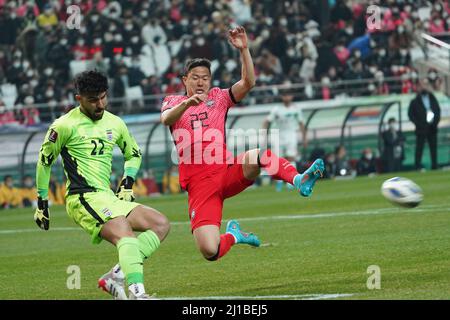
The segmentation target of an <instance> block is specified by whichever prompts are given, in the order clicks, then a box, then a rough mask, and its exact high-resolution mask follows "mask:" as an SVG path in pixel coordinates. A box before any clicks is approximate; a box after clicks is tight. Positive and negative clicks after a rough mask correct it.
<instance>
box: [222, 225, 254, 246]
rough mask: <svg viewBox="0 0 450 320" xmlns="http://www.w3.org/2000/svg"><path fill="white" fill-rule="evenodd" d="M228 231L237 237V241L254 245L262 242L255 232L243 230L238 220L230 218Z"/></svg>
mask: <svg viewBox="0 0 450 320" xmlns="http://www.w3.org/2000/svg"><path fill="white" fill-rule="evenodd" d="M226 233H230V234H232V235H233V236H234V238H235V239H236V243H245V244H249V245H251V246H254V247H259V246H260V244H261V242H260V241H259V239H258V237H257V236H256V235H254V234H253V233H246V232H243V231H241V227H240V226H239V223H238V222H237V221H236V220H230V221H228V224H227V231H226Z"/></svg>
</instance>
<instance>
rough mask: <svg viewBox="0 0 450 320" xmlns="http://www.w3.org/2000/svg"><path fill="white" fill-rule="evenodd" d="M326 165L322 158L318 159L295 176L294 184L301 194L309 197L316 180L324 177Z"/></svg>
mask: <svg viewBox="0 0 450 320" xmlns="http://www.w3.org/2000/svg"><path fill="white" fill-rule="evenodd" d="M324 171H325V165H324V163H323V160H322V159H317V160H316V161H314V163H313V164H312V165H311V166H310V167H309V168H308V169H306V170H305V172H303V173H302V174H298V175H296V176H295V178H294V185H295V187H296V188H297V190H298V191H299V192H300V194H301V195H302V196H304V197H309V196H310V195H311V193H312V191H313V187H314V184H315V183H316V180H317V179H319V178H321V177H323V173H324Z"/></svg>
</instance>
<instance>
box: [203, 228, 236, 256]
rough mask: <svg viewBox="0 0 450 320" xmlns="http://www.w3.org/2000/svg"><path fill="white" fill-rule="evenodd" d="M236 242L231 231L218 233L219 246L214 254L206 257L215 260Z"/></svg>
mask: <svg viewBox="0 0 450 320" xmlns="http://www.w3.org/2000/svg"><path fill="white" fill-rule="evenodd" d="M235 243H236V239H235V238H234V236H233V235H232V234H231V233H224V234H221V235H220V243H219V248H218V249H217V253H216V255H215V256H213V257H211V258H208V260H210V261H215V260H218V259H220V258H222V257H223V256H224V255H225V254H226V253H227V252H228V251H230V249H231V247H232V246H233V245H234V244H235Z"/></svg>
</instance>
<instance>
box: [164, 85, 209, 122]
mask: <svg viewBox="0 0 450 320" xmlns="http://www.w3.org/2000/svg"><path fill="white" fill-rule="evenodd" d="M207 98H208V95H207V94H204V93H202V94H194V95H192V96H191V97H189V99H186V100H184V101H183V102H181V103H179V104H177V105H175V106H173V107H170V109H166V110H164V111H163V112H162V113H161V123H162V124H163V125H165V126H171V125H173V124H174V123H175V122H177V121H178V119H180V118H181V116H182V115H183V113H184V112H185V111H186V110H187V109H189V108H190V107H192V106H197V105H199V104H200V103H202V102H203V101H205V100H206V99H207Z"/></svg>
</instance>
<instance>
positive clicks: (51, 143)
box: [34, 123, 68, 230]
mask: <svg viewBox="0 0 450 320" xmlns="http://www.w3.org/2000/svg"><path fill="white" fill-rule="evenodd" d="M67 136H68V130H67V129H65V128H64V126H61V125H60V124H59V123H54V124H53V125H52V126H51V127H50V128H49V130H48V131H47V134H46V135H45V138H44V143H43V144H42V146H41V150H40V151H39V159H38V162H37V164H36V189H37V193H38V207H37V209H36V211H35V213H34V221H35V222H36V224H37V225H38V227H39V228H41V229H43V230H48V229H49V227H50V213H49V209H48V186H49V182H50V174H51V167H52V165H53V163H55V160H56V159H57V158H58V155H59V153H60V152H61V149H62V147H63V146H64V144H65V141H66V139H67Z"/></svg>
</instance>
